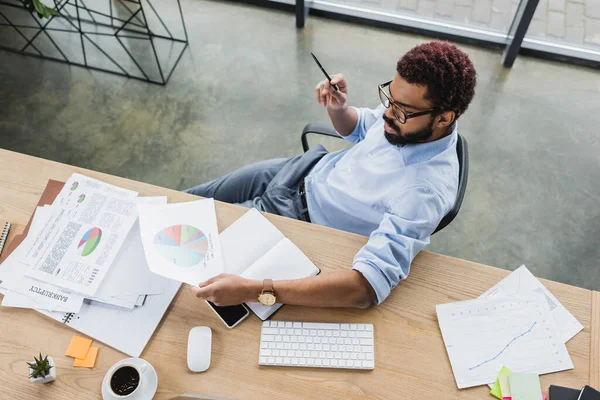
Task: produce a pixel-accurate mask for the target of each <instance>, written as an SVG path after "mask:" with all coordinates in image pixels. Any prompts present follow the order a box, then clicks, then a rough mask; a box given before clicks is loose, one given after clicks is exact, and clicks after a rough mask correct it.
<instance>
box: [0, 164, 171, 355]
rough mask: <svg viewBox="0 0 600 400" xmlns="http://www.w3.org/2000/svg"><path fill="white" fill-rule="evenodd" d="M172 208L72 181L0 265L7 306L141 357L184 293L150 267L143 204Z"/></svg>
mask: <svg viewBox="0 0 600 400" xmlns="http://www.w3.org/2000/svg"><path fill="white" fill-rule="evenodd" d="M166 202H167V199H166V197H156V198H140V197H138V193H136V192H133V191H130V190H127V189H122V188H119V187H117V186H114V185H110V184H107V183H104V182H101V181H98V180H96V179H93V178H89V177H86V176H83V175H80V174H74V175H73V176H71V178H70V179H69V180H68V181H67V182H66V184H65V185H64V187H63V188H62V190H61V191H60V193H59V194H58V196H57V197H56V199H54V201H53V202H52V204H51V205H46V206H42V207H38V208H37V209H36V211H35V214H34V216H33V217H32V220H31V224H30V226H29V230H28V232H27V236H26V237H25V239H24V240H23V241H22V242H21V243H20V244H19V246H18V247H16V248H15V249H14V251H12V253H11V254H10V255H9V256H8V257H7V258H6V259H5V260H4V262H3V263H2V264H0V293H2V294H4V298H3V300H2V305H3V306H5V307H20V308H32V309H36V310H37V311H39V312H42V313H43V314H46V315H48V316H50V317H52V318H54V319H56V320H58V321H61V322H63V323H65V324H69V325H71V326H73V327H74V328H75V329H78V330H80V331H81V332H84V333H86V334H87V335H89V336H92V337H95V338H96V339H98V340H100V341H103V342H104V343H106V344H108V345H110V346H113V347H115V348H117V349H118V350H121V351H123V352H124V353H127V354H130V355H133V356H139V354H140V353H141V351H142V350H143V348H144V347H145V345H146V343H147V342H148V340H149V339H150V337H151V335H152V333H153V332H154V329H155V328H156V326H157V325H158V323H159V322H160V319H161V318H162V315H163V314H164V312H165V311H166V309H167V308H168V305H169V304H170V302H171V300H172V299H173V297H174V296H175V294H176V293H177V291H178V289H179V287H180V283H179V282H175V281H172V280H170V279H167V278H165V277H162V276H160V275H156V274H154V273H152V272H151V271H150V269H149V268H148V264H147V263H146V258H145V254H144V249H143V246H142V240H141V233H140V227H139V222H138V205H139V204H158V205H160V204H166ZM134 325H135V326H134Z"/></svg>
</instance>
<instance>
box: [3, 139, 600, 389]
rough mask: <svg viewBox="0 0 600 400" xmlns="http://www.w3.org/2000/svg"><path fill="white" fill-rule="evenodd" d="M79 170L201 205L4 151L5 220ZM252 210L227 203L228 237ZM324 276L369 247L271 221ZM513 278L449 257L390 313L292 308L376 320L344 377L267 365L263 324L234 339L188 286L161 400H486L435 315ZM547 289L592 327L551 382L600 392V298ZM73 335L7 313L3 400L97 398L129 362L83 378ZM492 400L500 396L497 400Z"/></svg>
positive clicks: (167, 349) (166, 344) (164, 368)
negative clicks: (186, 396) (362, 363)
mask: <svg viewBox="0 0 600 400" xmlns="http://www.w3.org/2000/svg"><path fill="white" fill-rule="evenodd" d="M76 171H77V172H81V173H84V174H87V175H90V176H93V177H95V178H98V179H102V180H104V181H106V182H109V183H113V184H116V185H119V186H122V187H126V188H129V189H133V190H136V191H138V192H140V194H141V195H145V196H149V195H167V196H168V197H169V201H170V202H180V201H187V200H191V199H192V197H191V196H189V195H186V194H184V193H180V192H176V191H173V190H167V189H163V188H159V187H155V186H151V185H147V184H143V183H139V182H133V181H130V180H127V179H123V178H118V177H114V176H109V175H104V174H101V173H97V172H92V171H86V170H83V169H80V168H75V167H71V166H68V165H63V164H59V163H54V162H51V161H46V160H42V159H38V158H33V157H29V156H25V155H21V154H17V153H12V152H8V151H4V150H0V218H2V219H8V220H10V221H12V222H13V223H15V226H16V230H15V231H16V232H18V231H19V230H20V229H22V228H23V226H24V225H25V224H26V222H27V220H28V219H29V217H30V215H31V213H32V211H33V210H34V207H35V204H36V203H37V201H38V198H39V196H40V195H41V192H42V190H43V188H44V186H45V184H46V181H47V180H48V179H49V178H52V179H57V180H63V181H65V180H66V179H68V178H69V176H70V175H71V174H72V173H73V172H76ZM243 212H244V209H242V208H239V207H235V206H232V205H228V204H223V203H217V216H218V221H219V227H220V229H224V228H226V227H227V226H229V224H231V223H232V222H233V221H234V220H235V219H237V218H238V217H239V216H240V215H241V214H242V213H243ZM268 218H269V220H271V222H273V223H274V224H275V225H276V226H277V228H279V229H280V230H281V231H282V232H283V233H284V234H285V235H286V236H287V237H288V238H290V239H291V240H292V241H293V242H294V243H296V244H297V245H298V246H299V247H300V248H301V249H302V250H303V251H304V252H305V253H306V255H307V256H308V257H309V258H310V259H311V260H312V261H313V262H314V263H315V264H316V265H317V266H319V267H320V268H321V269H322V270H323V272H327V271H332V270H335V269H341V268H348V267H349V266H350V265H351V262H352V259H353V257H354V254H355V253H356V252H357V251H358V249H360V247H361V246H363V245H364V243H365V242H366V240H367V239H366V238H365V237H362V236H358V235H353V234H348V233H344V232H341V231H336V230H332V229H327V228H323V227H319V226H315V225H310V224H307V223H304V222H299V221H294V220H291V219H286V218H282V217H278V216H268ZM507 274H508V271H504V270H501V269H497V268H492V267H487V266H484V265H481V264H476V263H472V262H468V261H463V260H459V259H456V258H451V257H446V256H442V255H439V254H434V253H428V252H421V253H420V254H419V256H418V257H417V258H416V259H415V260H414V262H413V266H412V271H411V274H410V277H409V278H408V279H407V280H406V281H404V282H402V283H401V284H400V286H399V287H398V288H396V289H395V290H394V291H393V292H392V295H391V296H390V297H389V298H388V299H387V300H386V301H385V302H384V303H383V304H382V305H380V306H378V307H375V308H372V309H369V310H350V309H343V310H333V309H309V308H303V307H292V306H286V307H284V308H283V309H281V310H280V311H279V312H278V314H277V319H283V320H301V321H338V322H368V323H373V324H374V325H375V370H374V371H357V372H354V371H346V370H330V369H308V368H290V367H286V368H273V367H259V366H258V364H257V362H258V349H259V332H260V321H259V320H258V319H257V318H256V317H254V316H253V317H252V318H249V319H248V320H246V321H244V322H243V323H242V324H241V325H240V326H238V327H237V328H235V329H233V330H228V329H227V328H225V327H224V325H223V324H222V323H221V322H220V321H219V320H218V319H217V317H216V316H215V315H214V314H213V313H212V311H211V310H209V308H208V307H207V306H206V305H205V304H204V303H203V302H201V301H199V300H198V299H196V298H195V297H194V296H193V294H192V293H191V291H190V290H189V288H188V287H187V286H183V287H182V289H181V291H180V292H179V294H178V295H177V297H176V298H175V300H174V301H173V304H172V306H171V308H170V309H169V311H168V312H167V314H166V316H165V318H164V319H163V322H162V323H161V325H160V326H159V328H158V329H157V331H156V333H155V335H154V336H153V338H152V340H150V342H149V343H148V346H147V347H146V349H145V351H144V352H143V354H142V357H143V358H145V359H146V360H148V361H150V362H151V363H152V364H153V365H154V367H155V368H156V370H157V372H158V380H159V386H158V392H157V395H156V397H155V398H156V399H169V398H171V397H175V396H176V395H178V394H181V393H197V394H205V395H212V396H217V397H228V398H237V399H253V398H256V399H258V398H260V399H265V398H267V399H297V398H301V399H316V398H323V399H359V398H370V399H400V398H402V399H440V398H444V399H482V398H483V399H485V398H488V397H487V396H488V394H487V392H488V390H487V389H486V388H485V387H478V388H471V389H465V390H460V391H459V390H458V389H456V385H455V382H454V377H453V375H452V371H451V369H450V363H449V361H448V356H447V354H446V350H445V348H444V344H443V341H442V338H441V335H440V331H439V328H438V324H437V321H436V315H435V305H436V304H438V303H447V302H452V301H458V300H466V299H472V298H475V297H477V296H478V295H479V294H481V293H482V292H483V291H484V290H486V289H488V288H489V287H490V286H492V285H494V284H495V283H496V282H498V281H499V280H500V279H501V278H503V277H504V276H506V275H507ZM544 284H545V285H546V286H547V287H548V288H549V289H550V290H551V291H552V293H554V294H555V295H556V297H558V299H559V300H560V301H561V302H562V303H563V304H564V305H565V306H566V307H567V308H568V309H569V310H570V311H571V312H572V313H573V314H574V315H575V317H576V318H577V319H578V320H579V321H580V322H581V323H582V324H583V325H584V327H585V329H584V330H583V331H582V332H580V333H579V334H578V335H577V336H576V337H575V338H573V339H572V340H571V341H570V342H569V343H568V345H567V347H568V349H569V353H570V355H571V358H572V360H573V363H574V365H575V369H573V370H571V371H567V372H562V373H556V374H551V375H545V376H543V377H542V387H543V388H544V391H545V392H546V393H547V390H548V387H549V385H550V384H557V385H563V386H568V387H574V388H579V387H582V386H583V385H584V384H588V383H591V384H592V385H595V386H596V387H598V386H600V364H599V362H600V293H598V292H592V291H589V290H585V289H579V288H576V287H572V286H567V285H563V284H560V283H555V282H550V281H544ZM198 325H208V326H209V327H211V328H212V330H213V335H214V336H213V351H212V356H213V358H212V365H211V367H210V369H209V370H208V371H207V372H205V373H201V374H194V373H191V372H189V371H188V370H187V366H186V342H187V335H188V331H189V330H190V329H191V328H192V327H194V326H198ZM74 333H75V332H74V331H73V330H71V329H69V328H67V327H66V326H64V325H62V324H60V323H58V322H55V321H54V320H51V319H49V318H46V317H44V316H42V315H41V314H39V313H37V312H35V311H33V310H19V309H10V308H4V307H0V338H1V339H0V398H1V399H11V400H16V399H33V398H43V399H69V400H74V399H78V400H79V399H82V400H83V399H98V398H100V386H101V382H102V378H103V376H104V374H105V373H106V371H107V370H108V368H109V367H110V366H111V365H112V364H114V363H115V362H117V361H118V360H119V359H122V358H124V357H125V356H124V355H123V354H122V353H119V352H118V351H116V350H113V349H111V348H110V347H108V346H105V345H103V344H100V343H97V342H96V344H97V345H98V346H100V353H99V356H98V361H97V363H96V367H95V368H94V369H92V370H85V369H75V368H73V367H72V359H70V358H67V357H65V356H64V355H63V354H64V352H65V350H66V348H67V345H68V343H69V341H70V339H71V336H72V335H73V334H74ZM40 351H41V352H42V353H49V354H50V355H52V357H53V358H54V359H55V360H56V362H57V372H58V377H57V380H56V381H55V382H54V383H53V384H50V385H42V386H38V385H33V384H30V383H29V382H28V378H27V366H26V364H25V362H26V361H30V360H31V359H32V357H33V356H34V355H36V354H38V353H39V352H40ZM490 398H491V397H490Z"/></svg>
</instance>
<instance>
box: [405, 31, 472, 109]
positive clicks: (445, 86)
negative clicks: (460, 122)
mask: <svg viewBox="0 0 600 400" xmlns="http://www.w3.org/2000/svg"><path fill="white" fill-rule="evenodd" d="M396 70H397V71H398V74H400V76H401V77H402V78H403V79H404V80H406V81H407V82H408V83H410V84H417V85H426V86H427V93H426V94H425V99H426V100H428V101H430V102H431V103H432V104H433V106H434V107H435V108H436V109H437V111H438V112H444V111H454V113H455V114H456V118H458V117H459V116H460V115H462V114H463V113H464V112H465V111H466V110H467V107H468V106H469V103H470V102H471V100H473V97H474V96H475V84H476V81H477V73H476V72H475V67H473V63H472V62H471V60H470V59H469V56H468V55H467V53H465V52H463V51H461V50H459V49H458V47H456V46H455V45H453V44H450V43H448V42H442V41H433V42H429V43H423V44H420V45H418V46H416V47H414V48H413V49H411V50H410V51H409V52H408V53H406V54H405V55H404V56H402V58H401V59H400V60H399V61H398V64H397V65H396Z"/></svg>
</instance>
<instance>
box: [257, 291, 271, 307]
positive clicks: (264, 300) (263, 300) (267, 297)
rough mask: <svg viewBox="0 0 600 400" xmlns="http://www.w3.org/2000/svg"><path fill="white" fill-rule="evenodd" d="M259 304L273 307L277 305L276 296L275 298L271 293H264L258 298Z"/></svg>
mask: <svg viewBox="0 0 600 400" xmlns="http://www.w3.org/2000/svg"><path fill="white" fill-rule="evenodd" d="M258 302H259V303H260V304H262V305H263V306H272V305H273V304H275V296H273V295H272V294H271V293H262V294H261V295H260V296H259V297H258Z"/></svg>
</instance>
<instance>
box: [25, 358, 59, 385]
mask: <svg viewBox="0 0 600 400" xmlns="http://www.w3.org/2000/svg"><path fill="white" fill-rule="evenodd" d="M33 359H34V360H35V361H34V362H31V363H27V365H29V380H30V381H31V382H33V383H48V382H52V381H53V380H54V379H56V367H55V364H54V360H53V359H52V357H50V356H46V357H43V358H42V353H40V358H39V359H38V358H36V357H33Z"/></svg>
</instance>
